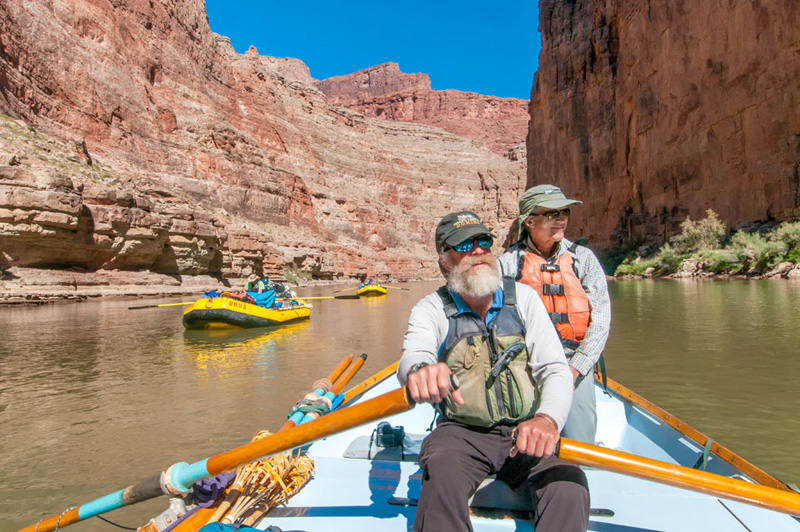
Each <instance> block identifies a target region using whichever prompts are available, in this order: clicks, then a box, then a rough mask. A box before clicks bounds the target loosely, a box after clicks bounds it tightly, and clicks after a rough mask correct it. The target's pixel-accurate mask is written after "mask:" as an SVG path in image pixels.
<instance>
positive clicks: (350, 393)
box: [340, 361, 399, 406]
mask: <svg viewBox="0 0 800 532" xmlns="http://www.w3.org/2000/svg"><path fill="white" fill-rule="evenodd" d="M398 363H399V361H398V362H395V363H394V364H392V365H391V366H387V367H385V368H383V369H382V370H380V371H379V372H378V373H376V374H375V375H373V376H372V377H370V378H368V379H366V380H364V381H362V382H361V383H360V384H356V385H355V386H353V387H352V388H350V389H349V390H347V391H346V392H345V393H344V397H343V398H342V400H341V403H340V404H342V405H345V406H346V405H347V403H349V402H350V401H352V400H353V399H356V398H358V397H360V396H361V394H363V393H364V392H366V391H367V390H369V389H370V388H372V387H373V386H375V385H376V384H378V383H380V382H383V381H384V379H386V378H388V377H391V376H392V375H394V373H395V372H396V371H397V364H398Z"/></svg>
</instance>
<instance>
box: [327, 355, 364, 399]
mask: <svg viewBox="0 0 800 532" xmlns="http://www.w3.org/2000/svg"><path fill="white" fill-rule="evenodd" d="M366 360H367V355H366V354H361V355H359V356H358V357H357V358H354V359H353V363H352V364H350V366H349V367H348V368H347V369H346V370H345V371H344V373H342V374H341V375H340V376H339V378H337V379H336V380H335V381H334V382H333V386H332V387H331V390H330V391H331V392H333V394H334V395H336V394H338V393H339V392H340V391H342V388H344V387H345V386H347V383H348V382H350V381H351V380H352V379H353V377H354V376H355V374H356V373H358V370H360V369H361V366H363V365H364V362H366Z"/></svg>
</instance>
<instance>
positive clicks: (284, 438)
mask: <svg viewBox="0 0 800 532" xmlns="http://www.w3.org/2000/svg"><path fill="white" fill-rule="evenodd" d="M413 406H414V403H413V401H411V399H410V398H409V397H408V395H407V392H406V389H405V388H398V389H397V390H394V391H392V392H389V393H387V394H384V395H381V396H379V397H375V398H374V399H371V400H369V401H364V402H363V403H359V404H356V405H353V406H351V407H348V408H343V409H341V410H337V411H335V412H331V413H330V414H328V415H325V416H322V417H320V418H318V419H315V420H313V421H310V422H308V423H303V424H301V425H297V426H296V427H293V428H291V429H288V430H286V431H284V432H281V433H278V434H274V435H272V436H268V437H266V438H263V439H261V440H256V441H252V442H250V443H247V444H245V445H242V446H240V447H237V448H235V449H231V450H230V451H227V452H224V453H222V454H218V455H216V456H212V457H210V458H206V459H205V460H200V461H199V462H195V463H194V464H187V463H185V462H181V463H178V464H175V465H173V466H171V467H170V468H169V469H167V470H166V471H165V472H164V473H161V474H159V475H156V476H154V477H152V478H149V479H147V480H144V481H142V482H140V483H138V484H134V485H131V486H129V487H127V488H125V489H124V490H120V491H117V492H114V493H112V494H109V495H106V496H105V497H101V498H99V499H96V500H94V501H92V502H89V503H86V504H82V505H81V506H79V507H77V508H71V509H69V510H65V511H64V512H62V513H60V514H59V515H55V516H53V517H50V518H48V519H44V520H41V521H39V522H38V523H36V524H34V525H30V526H28V527H25V528H23V529H21V530H20V531H19V532H49V531H51V530H55V529H56V527H58V528H63V527H65V526H67V525H70V524H72V523H77V522H78V521H83V520H85V519H88V518H90V517H94V516H96V515H100V514H103V513H106V512H109V511H111V510H115V509H117V508H121V507H123V506H129V505H132V504H136V503H137V502H142V501H146V500H149V499H152V498H154V497H157V496H159V495H162V494H164V493H163V492H162V490H161V479H162V476H163V478H164V484H165V486H172V487H175V488H178V489H179V490H180V491H181V492H183V493H185V492H186V491H188V490H189V487H190V486H191V485H192V484H193V483H195V482H197V481H198V480H200V479H203V478H205V477H208V476H214V475H218V474H220V473H222V472H224V471H229V470H231V469H233V468H234V467H239V466H241V465H243V464H249V463H250V462H254V461H256V460H259V459H261V458H262V457H265V456H271V455H273V454H277V453H280V452H283V451H287V450H289V449H295V448H297V447H301V446H303V445H306V444H308V443H310V442H312V441H314V440H318V439H320V438H324V437H326V436H330V435H332V434H336V433H337V432H342V431H344V430H347V429H351V428H353V427H357V426H359V425H364V424H366V423H370V422H373V421H377V420H379V419H383V418H386V417H389V416H393V415H395V414H399V413H401V412H405V411H407V410H410V409H411V408H412V407H413Z"/></svg>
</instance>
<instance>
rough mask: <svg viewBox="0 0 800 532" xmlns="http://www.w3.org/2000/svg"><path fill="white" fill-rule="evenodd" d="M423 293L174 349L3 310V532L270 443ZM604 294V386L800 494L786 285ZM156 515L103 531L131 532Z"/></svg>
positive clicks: (388, 344) (323, 309)
mask: <svg viewBox="0 0 800 532" xmlns="http://www.w3.org/2000/svg"><path fill="white" fill-rule="evenodd" d="M438 286H439V283H415V284H411V285H408V288H410V290H409V291H399V290H396V291H392V292H390V293H389V295H388V296H387V297H381V298H370V299H361V300H319V301H315V302H314V311H313V313H312V317H311V319H310V320H308V321H303V322H298V323H294V324H288V325H286V326H282V327H278V328H274V329H247V330H240V331H236V330H232V331H222V330H216V331H214V330H208V331H184V328H183V326H182V325H181V315H182V312H183V309H182V308H180V307H166V308H158V309H146V310H138V311H131V310H128V308H127V307H128V306H129V305H131V302H130V301H105V302H89V303H83V304H72V305H58V306H43V307H30V308H2V307H0V449H2V450H3V452H2V453H0V532H6V531H11V530H15V529H16V528H20V527H22V526H26V525H29V524H31V523H33V522H35V521H36V519H38V518H40V517H43V516H49V515H52V514H53V513H54V512H58V511H60V510H63V509H64V508H67V507H69V506H72V505H74V504H79V503H82V502H86V501H89V500H92V499H95V498H97V497H100V496H103V495H106V494H108V493H111V492H112V491H115V490H117V489H120V488H123V487H125V486H128V485H130V484H132V483H134V482H137V481H139V480H142V479H144V478H148V477H150V476H152V475H154V474H157V473H158V472H159V471H161V470H162V469H163V468H164V467H166V466H169V465H170V464H172V463H174V462H177V461H187V462H194V461H196V460H200V459H202V458H205V457H208V456H211V455H214V454H217V453H219V452H221V451H223V450H225V449H229V448H231V447H233V446H235V445H237V444H238V443H243V442H245V441H248V440H249V439H250V437H251V436H252V435H253V434H254V433H255V432H257V431H258V430H261V429H265V428H266V429H271V430H277V428H278V427H280V426H281V425H282V424H283V422H284V421H285V419H286V414H287V412H288V411H289V410H290V409H291V407H292V406H293V405H294V404H295V402H296V401H297V400H299V399H300V398H301V397H302V396H303V395H304V394H305V393H306V392H307V391H308V390H309V389H310V386H311V385H312V384H313V383H314V381H316V380H317V379H319V378H321V377H323V376H325V375H327V374H328V373H329V372H330V371H331V370H332V369H333V368H334V367H335V366H336V364H338V362H339V361H340V360H341V359H342V357H343V356H345V355H346V354H348V353H356V354H360V353H367V354H368V355H369V358H368V359H367V363H366V364H365V366H364V368H363V369H362V370H361V371H360V373H359V375H358V376H357V377H356V379H355V381H354V383H355V382H357V381H359V380H361V379H363V378H366V377H367V376H369V375H371V374H373V373H375V372H377V371H378V370H380V369H382V368H384V367H385V366H387V365H389V364H390V363H392V362H394V361H395V360H397V358H398V357H399V356H400V346H401V344H402V340H403V334H404V332H405V328H406V324H407V321H408V314H409V311H410V309H411V307H412V306H413V305H414V304H415V303H416V302H417V301H418V300H419V299H420V298H422V297H423V296H425V295H427V294H429V293H430V292H432V291H433V290H435V289H436V288H437V287H438ZM341 288H346V287H341ZM333 290H335V288H332V287H319V288H315V289H307V290H306V291H305V293H306V294H307V295H311V296H316V295H330V294H331V293H332V292H333ZM610 292H611V297H612V311H613V320H612V330H611V336H610V338H609V343H608V346H607V348H606V360H607V366H608V370H609V374H610V376H611V377H613V378H614V379H616V380H618V381H620V382H622V383H623V384H625V385H626V386H629V387H630V388H632V389H633V390H634V391H637V392H639V393H640V394H642V395H644V396H645V397H647V398H648V399H650V400H651V401H653V402H655V403H656V404H658V405H659V406H661V407H663V408H665V409H666V410H668V411H670V412H672V413H673V414H675V415H676V416H678V417H679V418H681V419H683V420H684V421H686V422H688V423H690V424H692V425H694V426H695V427H696V428H697V429H698V430H701V431H703V432H705V433H707V434H708V435H710V436H712V437H713V438H714V439H715V440H716V441H719V442H720V443H722V444H723V445H725V446H727V447H730V448H732V449H733V450H734V451H736V452H739V453H740V454H742V455H743V456H744V457H745V458H747V459H749V460H750V461H752V462H754V463H755V464H756V465H758V466H760V467H762V468H764V469H766V470H767V471H768V472H769V473H771V474H773V475H776V476H778V477H779V478H781V479H782V480H784V481H788V482H798V481H800V457H798V455H797V453H796V449H795V447H796V445H795V442H796V440H797V438H798V437H799V436H800V416H797V412H798V411H800V394H797V393H796V378H797V376H798V375H800V356H798V355H799V354H800V353H798V347H797V332H796V329H797V323H800V305H797V301H799V300H800V283H797V282H791V281H774V282H773V281H757V282H753V281H728V282H726V281H686V282H676V281H614V282H612V283H611V285H610ZM150 302H152V303H155V304H158V303H168V302H170V301H165V300H163V299H161V300H153V301H141V303H143V304H147V303H150ZM176 302H177V300H176ZM137 303H140V302H137ZM163 506H164V501H161V500H157V501H154V502H153V503H144V504H142V505H136V506H134V507H131V508H128V509H124V510H120V511H117V512H114V513H113V514H112V517H113V518H114V520H117V521H119V522H120V523H121V524H124V525H126V526H138V525H141V524H143V523H144V522H145V521H146V520H147V519H149V517H151V516H152V515H155V514H156V513H158V512H159V511H160V510H161V509H163ZM74 526H75V530H76V532H101V531H107V530H108V528H109V525H106V524H104V523H102V522H101V521H98V520H90V521H88V522H86V523H81V524H76V525H74Z"/></svg>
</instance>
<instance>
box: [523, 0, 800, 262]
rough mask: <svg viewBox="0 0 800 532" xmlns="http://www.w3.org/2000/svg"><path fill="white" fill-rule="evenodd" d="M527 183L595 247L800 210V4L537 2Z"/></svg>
mask: <svg viewBox="0 0 800 532" xmlns="http://www.w3.org/2000/svg"><path fill="white" fill-rule="evenodd" d="M539 29H540V31H541V32H542V51H541V55H540V60H539V71H538V73H537V74H536V77H535V79H534V86H533V92H532V96H531V102H530V111H531V123H530V128H529V133H528V144H527V149H528V186H531V185H534V184H537V183H548V182H550V183H556V184H558V185H561V186H562V187H563V188H564V189H565V190H566V191H567V193H568V194H569V195H570V196H575V197H577V198H578V199H581V200H583V202H584V205H583V206H582V207H581V208H579V209H576V210H575V211H574V212H575V219H574V220H573V227H572V231H574V232H575V233H581V234H583V235H584V236H587V237H589V238H590V240H591V242H592V243H593V245H595V246H598V247H610V246H620V245H624V244H625V243H630V242H636V241H644V242H659V241H663V240H664V239H666V238H668V237H669V236H671V235H673V234H675V233H676V232H678V231H679V225H680V222H681V221H682V220H684V219H685V218H686V217H687V216H691V217H692V218H693V219H698V218H702V217H704V215H705V211H706V210H707V209H713V210H714V211H716V212H717V213H718V214H719V215H720V216H721V218H722V219H723V220H725V221H726V222H727V223H728V224H729V225H730V226H735V225H737V224H739V223H743V222H751V221H770V220H771V221H782V220H786V219H793V218H797V217H798V215H800V179H799V178H798V167H800V84H798V83H797V80H798V79H800V61H798V57H800V4H798V3H797V2H795V1H793V0H779V1H766V0H754V1H751V2H736V1H730V0H708V1H705V2H689V1H685V0H676V1H671V2H652V1H648V0H606V1H602V2H600V1H596V0H574V1H569V2H561V1H556V0H542V1H541V2H540V21H539Z"/></svg>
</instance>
